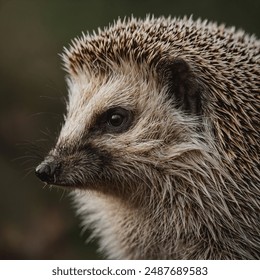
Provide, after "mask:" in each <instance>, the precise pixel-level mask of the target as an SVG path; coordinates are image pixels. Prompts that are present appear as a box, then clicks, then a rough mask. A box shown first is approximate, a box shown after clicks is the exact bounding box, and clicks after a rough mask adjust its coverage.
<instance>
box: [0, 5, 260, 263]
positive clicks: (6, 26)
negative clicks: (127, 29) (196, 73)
mask: <svg viewBox="0 0 260 280" xmlns="http://www.w3.org/2000/svg"><path fill="white" fill-rule="evenodd" d="M259 11H260V1H259V0H255V1H251V0H247V1H244V0H243V1H238V0H236V1H227V0H220V1H217V0H203V1H188V0H174V1H162V0H161V1H152V0H150V1H140V0H139V1H134V0H131V1H130V0H128V1H127V0H124V1H117V0H113V1H105V0H103V1H101V0H96V1H86V0H85V1H83V0H74V1H73V0H71V1H69V0H45V1H44V0H42V1H40V0H31V1H30V0H20V1H19V0H14V1H12V0H10V1H8V0H2V1H1V0H0V97H1V102H0V172H1V173H0V174H1V177H0V179H1V180H0V259H101V258H102V254H98V253H96V248H97V246H96V244H95V243H94V242H92V243H89V244H87V245H85V240H86V239H87V238H88V235H89V232H85V233H81V229H80V225H79V224H80V221H79V219H78V218H77V217H76V216H75V214H74V211H73V207H72V205H71V201H70V198H69V197H68V195H67V194H66V193H64V192H63V191H61V190H56V189H52V190H50V189H49V188H43V184H41V183H40V182H39V181H38V180H37V179H36V178H35V176H34V172H33V168H34V166H36V165H37V163H38V162H40V161H41V158H42V157H43V156H44V154H45V153H47V151H48V149H49V148H50V147H51V145H52V144H53V143H54V141H55V138H56V137H57V135H58V133H59V129H60V123H61V121H62V118H63V117H62V116H63V114H64V113H65V111H64V109H65V105H64V96H65V95H66V85H65V82H64V75H65V73H64V72H63V70H62V69H61V61H60V58H59V56H58V53H61V52H62V48H63V46H64V45H65V46H68V44H69V42H70V40H71V39H72V38H73V37H75V36H78V35H80V34H81V31H86V30H89V31H91V30H92V29H97V27H102V26H105V25H107V24H108V23H109V22H112V21H113V20H114V19H117V18H118V17H119V16H120V17H124V16H130V15H131V14H133V15H134V16H137V17H144V16H145V15H146V14H148V13H151V14H154V15H156V16H159V15H165V16H168V15H172V16H183V15H191V14H193V16H194V18H198V17H202V18H207V19H209V20H214V21H218V22H224V23H226V24H227V25H235V26H237V27H238V28H243V29H244V30H246V31H247V32H248V33H251V34H252V33H255V34H256V35H257V36H258V37H259V31H260V17H259Z"/></svg>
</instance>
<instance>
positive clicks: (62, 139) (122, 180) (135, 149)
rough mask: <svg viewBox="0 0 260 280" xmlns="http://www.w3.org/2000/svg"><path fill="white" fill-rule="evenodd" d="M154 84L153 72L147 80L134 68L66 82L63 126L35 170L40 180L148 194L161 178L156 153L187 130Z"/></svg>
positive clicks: (164, 91) (165, 94)
mask: <svg viewBox="0 0 260 280" xmlns="http://www.w3.org/2000/svg"><path fill="white" fill-rule="evenodd" d="M130 69H131V70H130ZM138 74H139V75H138ZM156 75H157V76H156ZM158 81H159V76H158V74H156V72H155V71H151V73H150V75H147V74H144V73H141V71H140V70H139V71H138V70H137V69H135V68H134V66H133V67H131V68H130V67H127V66H125V67H124V68H120V69H116V70H115V71H114V72H113V74H112V75H111V74H110V76H102V77H93V76H89V75H86V74H83V73H81V74H79V75H77V76H73V77H70V78H69V79H68V85H69V100H68V105H67V116H66V118H65V123H64V126H63V128H62V130H61V133H60V136H59V139H58V142H57V144H56V147H55V148H54V149H53V150H52V151H51V152H50V154H49V155H48V157H47V158H46V159H45V161H44V162H43V163H42V164H41V165H39V167H38V168H37V170H36V173H37V174H38V176H39V177H40V179H42V180H43V181H46V182H47V183H49V184H54V185H59V186H66V187H76V188H87V189H96V190H99V191H104V192H109V193H110V192H112V193H113V194H115V193H117V194H120V195H123V194H125V195H126V196H128V195H130V194H132V195H133V193H134V189H133V188H136V190H138V188H139V187H140V185H143V184H144V183H145V185H147V186H148V189H147V191H150V189H149V186H150V185H151V184H152V183H151V181H152V180H156V179H155V178H160V177H162V168H163V167H162V166H161V161H162V158H163V157H162V155H161V154H162V153H164V154H167V149H168V148H169V147H171V146H172V145H174V144H173V143H176V145H178V143H180V141H181V142H183V139H184V137H183V134H184V133H187V129H189V127H188V126H186V125H185V124H184V119H185V118H183V115H182V113H181V112H182V111H181V110H178V109H177V107H174V106H173V104H172V100H170V99H169V97H168V94H169V84H167V83H166V85H162V83H160V82H158ZM189 123H190V122H189ZM186 138H187V136H186ZM162 165H163V164H162ZM130 186H131V187H130Z"/></svg>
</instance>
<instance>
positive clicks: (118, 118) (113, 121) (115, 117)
mask: <svg viewBox="0 0 260 280" xmlns="http://www.w3.org/2000/svg"><path fill="white" fill-rule="evenodd" d="M124 118H125V117H124V116H122V115H120V114H112V115H111V116H109V119H108V124H109V125H112V126H115V127H117V126H120V125H122V123H123V122H124Z"/></svg>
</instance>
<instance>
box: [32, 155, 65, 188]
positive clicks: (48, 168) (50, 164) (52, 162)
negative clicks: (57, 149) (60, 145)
mask: <svg viewBox="0 0 260 280" xmlns="http://www.w3.org/2000/svg"><path fill="white" fill-rule="evenodd" d="M60 169H61V163H60V162H58V161H57V160H56V159H55V158H54V157H48V158H46V159H45V160H44V161H43V162H41V163H40V164H39V165H38V166H37V167H36V168H35V174H36V176H37V177H38V178H39V179H40V180H41V181H43V182H45V183H48V184H55V183H56V178H57V176H58V174H59V173H60Z"/></svg>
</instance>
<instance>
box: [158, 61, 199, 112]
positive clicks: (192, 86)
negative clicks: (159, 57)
mask: <svg viewBox="0 0 260 280" xmlns="http://www.w3.org/2000/svg"><path fill="white" fill-rule="evenodd" d="M159 73H160V74H159V76H160V77H161V79H162V82H163V84H164V85H165V83H166V84H167V85H168V94H169V97H170V98H171V99H173V100H174V102H175V104H176V103H177V106H178V108H181V109H182V110H183V111H185V112H187V113H190V114H193V115H200V114H201V113H202V106H201V94H200V93H201V87H200V85H199V83H198V80H197V79H196V76H195V74H194V73H193V72H192V70H191V68H190V66H189V64H188V63H187V62H186V61H185V60H184V59H182V58H176V59H174V60H172V61H167V62H162V63H160V66H159Z"/></svg>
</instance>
